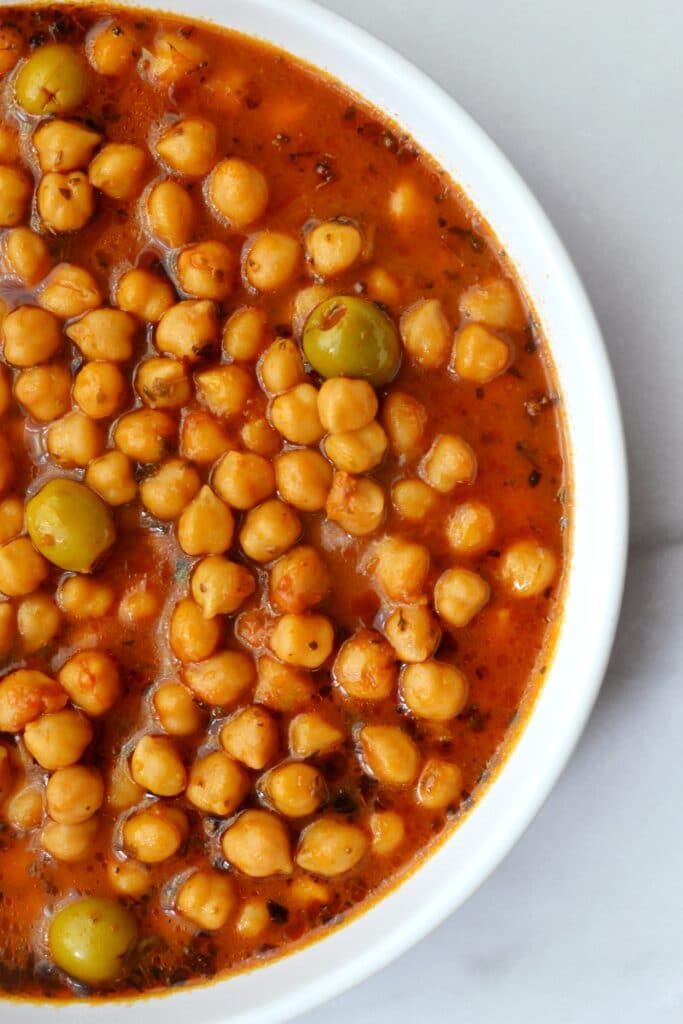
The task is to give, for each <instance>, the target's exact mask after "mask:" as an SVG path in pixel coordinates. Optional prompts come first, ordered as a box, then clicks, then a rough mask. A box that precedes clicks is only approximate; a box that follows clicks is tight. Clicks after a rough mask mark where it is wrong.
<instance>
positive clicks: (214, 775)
mask: <svg viewBox="0 0 683 1024" xmlns="http://www.w3.org/2000/svg"><path fill="white" fill-rule="evenodd" d="M248 790H249V777H248V775H247V773H246V772H245V770H244V768H243V767H242V765H241V764H239V763H238V762H237V761H235V760H233V758H232V757H228V755H227V754H226V753H224V752H223V751H222V750H214V751H213V752H212V753H210V754H206V755H205V756H204V757H200V758H199V759H198V760H197V761H195V763H194V764H193V765H192V768H191V770H190V780H189V782H188V786H187V792H186V796H187V799H188V800H189V801H190V803H192V804H194V806H195V807H197V808H199V810H200V811H203V813H204V814H211V815H214V816H215V817H219V818H228V817H230V815H231V814H234V813H235V811H236V810H237V808H238V807H239V806H240V804H241V803H242V801H243V800H244V798H245V796H246V795H247V792H248Z"/></svg>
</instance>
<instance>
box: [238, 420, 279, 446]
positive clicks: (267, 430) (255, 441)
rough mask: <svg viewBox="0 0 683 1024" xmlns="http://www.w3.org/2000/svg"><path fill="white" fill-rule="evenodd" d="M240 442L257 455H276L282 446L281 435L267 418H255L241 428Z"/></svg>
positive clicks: (247, 421)
mask: <svg viewBox="0 0 683 1024" xmlns="http://www.w3.org/2000/svg"><path fill="white" fill-rule="evenodd" d="M240 440H241V441H242V444H243V445H244V447H245V448H246V449H247V451H250V452H254V453H255V454H256V455H275V454H276V452H278V451H279V450H280V448H281V446H282V438H281V436H280V434H279V433H278V432H277V430H275V428H274V427H272V426H271V425H270V423H269V422H268V420H267V419H266V417H265V416H258V415H257V416H253V417H251V418H249V419H247V420H246V421H245V422H244V423H243V424H242V426H241V427H240Z"/></svg>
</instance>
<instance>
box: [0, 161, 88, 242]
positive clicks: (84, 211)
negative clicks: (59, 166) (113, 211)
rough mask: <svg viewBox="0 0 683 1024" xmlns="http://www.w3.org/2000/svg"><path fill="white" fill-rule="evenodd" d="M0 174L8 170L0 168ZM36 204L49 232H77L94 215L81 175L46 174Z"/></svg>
mask: <svg viewBox="0 0 683 1024" xmlns="http://www.w3.org/2000/svg"><path fill="white" fill-rule="evenodd" d="M3 170H9V168H0V171H3ZM0 184H2V182H1V181H0ZM37 204H38V213H39V214H40V217H41V219H42V221H43V223H44V224H45V226H46V227H47V228H49V229H50V230H51V231H57V232H64V231H80V229H81V228H82V227H85V225H86V224H87V223H88V221H89V220H90V219H91V218H92V216H93V214H94V213H95V193H94V191H93V187H92V185H91V184H90V182H89V181H88V177H87V175H85V174H84V173H83V172H82V171H69V172H68V173H67V174H59V173H58V172H57V171H48V173H47V174H44V175H43V177H42V178H41V179H40V184H39V185H38V190H37ZM19 219H20V218H19ZM1 221H2V215H1V213H0V222H1ZM15 223H16V221H15Z"/></svg>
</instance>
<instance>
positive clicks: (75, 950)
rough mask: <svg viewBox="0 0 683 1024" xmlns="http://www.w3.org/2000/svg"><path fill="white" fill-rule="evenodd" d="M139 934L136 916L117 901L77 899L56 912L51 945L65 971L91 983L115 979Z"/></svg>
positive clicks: (51, 927)
mask: <svg viewBox="0 0 683 1024" xmlns="http://www.w3.org/2000/svg"><path fill="white" fill-rule="evenodd" d="M137 937H138V928H137V924H136V922H135V918H134V917H133V915H132V914H131V913H130V911H128V910H126V909H125V907H122V906H121V904H120V903H115V902H114V901H113V900H105V899H101V898H99V897H96V896H89V897H87V898H86V899H81V900H74V902H73V903H69V904H68V905H67V906H66V907H64V909H63V910H60V911H59V913H57V914H55V916H54V918H53V919H52V922H51V924H50V930H49V934H48V945H49V947H50V955H51V956H52V959H53V960H54V962H55V963H56V964H57V966H58V967H61V969H62V970H63V971H65V972H66V973H67V974H69V975H71V977H72V978H76V979H77V980H78V981H84V982H86V984H88V985H101V984H103V983H104V982H107V981H112V980H113V979H114V978H116V976H117V974H119V972H120V970H121V966H122V963H123V960H124V957H125V956H126V955H127V954H128V953H130V951H131V949H132V948H133V946H134V945H135V942H136V940H137Z"/></svg>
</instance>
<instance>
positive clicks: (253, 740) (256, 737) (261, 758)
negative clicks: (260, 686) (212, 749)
mask: <svg viewBox="0 0 683 1024" xmlns="http://www.w3.org/2000/svg"><path fill="white" fill-rule="evenodd" d="M220 735H221V744H222V746H223V749H224V750H226V751H227V752H228V754H230V756H231V757H234V758H235V760H236V761H241V762H242V764H245V765H246V766H247V768H253V769H254V770H255V771H260V770H261V769H262V768H265V766H266V765H267V764H268V762H269V761H272V760H273V758H274V757H275V755H276V753H277V749H278V745H279V737H278V729H277V725H276V723H275V721H274V719H273V718H272V717H271V716H270V715H269V714H268V712H267V711H264V709H263V708H260V707H258V706H257V705H255V704H251V705H249V707H246V708H242V709H241V710H240V711H236V712H235V714H234V715H232V717H231V718H229V719H228V721H227V722H226V723H225V725H224V726H223V728H222V729H221V734H220Z"/></svg>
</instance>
